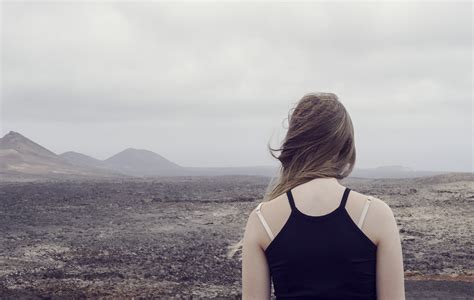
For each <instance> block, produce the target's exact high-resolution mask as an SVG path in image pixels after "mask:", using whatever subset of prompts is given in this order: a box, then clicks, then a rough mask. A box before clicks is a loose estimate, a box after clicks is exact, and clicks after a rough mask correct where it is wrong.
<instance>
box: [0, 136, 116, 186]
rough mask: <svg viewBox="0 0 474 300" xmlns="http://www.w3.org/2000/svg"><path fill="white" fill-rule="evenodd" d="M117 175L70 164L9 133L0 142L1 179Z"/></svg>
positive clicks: (35, 144) (22, 137) (27, 140)
mask: <svg viewBox="0 0 474 300" xmlns="http://www.w3.org/2000/svg"><path fill="white" fill-rule="evenodd" d="M67 175H70V176H85V177H90V176H100V177H102V176H111V175H112V176H116V175H118V174H117V173H116V172H112V171H110V170H107V171H106V170H101V169H96V168H84V167H80V166H76V165H73V164H71V163H69V162H68V161H67V160H66V159H64V158H63V157H61V156H59V155H57V154H55V153H54V152H52V151H50V150H48V149H46V148H44V147H43V146H41V145H39V144H37V143H35V142H33V141H32V140H30V139H28V138H26V137H24V136H23V135H21V134H19V133H18V132H14V131H10V132H9V133H8V134H6V135H5V136H4V137H3V138H1V139H0V176H3V177H8V178H10V177H32V176H33V177H34V176H49V177H54V178H59V177H61V176H67Z"/></svg>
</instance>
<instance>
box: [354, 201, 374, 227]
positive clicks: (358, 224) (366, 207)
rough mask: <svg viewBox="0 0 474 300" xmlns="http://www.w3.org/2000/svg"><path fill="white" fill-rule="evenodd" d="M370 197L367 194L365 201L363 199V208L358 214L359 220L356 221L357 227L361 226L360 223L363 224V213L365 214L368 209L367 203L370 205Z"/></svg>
mask: <svg viewBox="0 0 474 300" xmlns="http://www.w3.org/2000/svg"><path fill="white" fill-rule="evenodd" d="M371 200H372V199H371V197H370V196H369V197H368V198H367V201H365V205H364V209H363V210H362V214H361V215H360V218H359V222H357V226H358V227H359V228H362V225H363V224H364V220H365V215H366V214H367V210H369V205H370V201H371Z"/></svg>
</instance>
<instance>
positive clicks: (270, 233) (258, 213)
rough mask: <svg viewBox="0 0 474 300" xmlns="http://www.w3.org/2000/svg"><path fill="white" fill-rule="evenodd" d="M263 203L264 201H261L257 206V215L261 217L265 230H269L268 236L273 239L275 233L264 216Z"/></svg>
mask: <svg viewBox="0 0 474 300" xmlns="http://www.w3.org/2000/svg"><path fill="white" fill-rule="evenodd" d="M262 204H263V202H260V204H259V205H258V206H257V210H256V212H257V216H258V218H259V219H260V222H261V223H262V225H263V227H264V228H265V231H266V232H267V234H268V236H269V237H270V240H273V233H272V231H271V230H270V227H269V226H268V224H267V222H266V221H265V218H263V215H262V212H261V211H260V208H261V207H262Z"/></svg>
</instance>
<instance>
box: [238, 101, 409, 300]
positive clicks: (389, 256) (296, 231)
mask: <svg viewBox="0 0 474 300" xmlns="http://www.w3.org/2000/svg"><path fill="white" fill-rule="evenodd" d="M270 150H271V151H275V150H278V151H281V152H280V155H279V156H275V155H274V154H273V153H272V155H273V156H274V157H275V158H277V159H278V160H279V161H280V162H281V168H280V174H279V177H278V180H277V181H276V183H272V184H270V185H269V189H268V190H267V193H266V195H265V197H264V202H262V203H260V204H259V205H258V206H257V207H256V208H255V209H254V210H253V211H252V212H251V213H250V216H249V218H248V221H247V225H246V228H245V233H244V237H243V240H242V241H241V243H240V245H242V297H243V299H269V298H270V295H271V281H273V286H274V291H275V296H276V298H277V299H290V298H291V299H295V298H298V299H302V298H304V299H404V298H405V290H404V274H403V258H402V248H401V243H400V236H399V231H398V227H397V223H396V221H395V218H394V215H393V212H392V210H391V208H390V207H389V206H388V205H387V204H386V203H384V202H383V201H382V200H380V199H378V198H375V197H373V196H367V195H364V194H361V193H358V192H356V191H354V190H352V189H350V188H348V187H345V186H343V185H341V184H340V182H339V180H340V179H343V178H345V177H347V176H348V175H349V174H350V173H351V172H352V169H353V167H354V163H355V158H356V151H355V144H354V130H353V125H352V121H351V118H350V117H349V114H348V113H347V111H346V109H345V108H344V106H343V105H342V104H341V103H340V102H339V100H338V98H337V96H336V95H334V94H331V93H318V94H308V95H306V96H304V97H303V98H302V99H301V100H300V101H299V102H298V104H297V106H296V107H295V109H294V111H293V113H292V114H291V116H290V117H289V128H288V132H287V134H286V137H285V139H284V142H283V145H282V147H281V148H280V149H272V148H270ZM238 245H239V244H238Z"/></svg>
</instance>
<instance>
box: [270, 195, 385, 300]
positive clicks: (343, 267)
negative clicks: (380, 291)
mask: <svg viewBox="0 0 474 300" xmlns="http://www.w3.org/2000/svg"><path fill="white" fill-rule="evenodd" d="M349 192H350V189H349V188H347V187H346V189H345V191H344V195H343V197H342V200H341V203H340V205H339V207H338V208H337V209H336V210H334V211H332V212H330V213H328V214H326V215H322V216H310V215H306V214H304V213H303V212H301V211H299V210H298V209H297V208H296V206H295V202H294V199H293V195H292V193H291V190H289V191H288V192H287V193H286V194H287V197H288V201H289V203H290V206H291V214H290V216H289V218H288V220H287V221H286V223H285V225H284V226H283V228H282V229H281V231H280V232H279V233H278V234H277V236H276V237H275V238H274V239H273V240H272V241H271V242H270V245H269V246H268V247H267V248H266V249H265V255H266V257H267V262H268V265H269V269H270V275H271V277H272V281H273V286H274V289H275V296H276V298H277V299H296V298H297V299H376V298H377V295H376V289H375V270H376V268H375V263H376V254H377V246H376V245H375V244H374V243H373V242H372V241H371V240H370V239H369V238H368V237H367V236H366V235H365V234H364V233H363V232H362V230H361V229H360V228H359V227H358V226H357V224H355V223H354V221H353V220H352V218H351V217H350V215H349V213H348V212H347V210H346V208H345V206H346V202H347V197H348V195H349Z"/></svg>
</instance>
